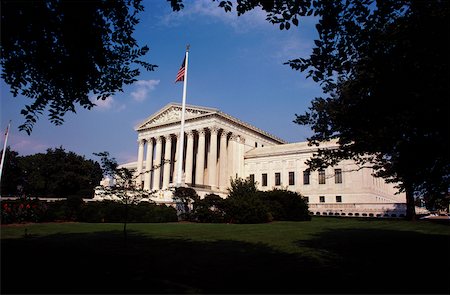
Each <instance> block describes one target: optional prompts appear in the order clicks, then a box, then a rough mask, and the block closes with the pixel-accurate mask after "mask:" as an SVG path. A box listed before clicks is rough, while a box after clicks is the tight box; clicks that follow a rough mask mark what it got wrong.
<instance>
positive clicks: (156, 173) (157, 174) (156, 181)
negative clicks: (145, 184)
mask: <svg viewBox="0 0 450 295" xmlns="http://www.w3.org/2000/svg"><path fill="white" fill-rule="evenodd" d="M161 152H162V138H161V137H160V136H158V137H157V138H156V151H155V162H154V166H153V168H154V170H153V190H159V188H160V180H161V167H160V165H161Z"/></svg>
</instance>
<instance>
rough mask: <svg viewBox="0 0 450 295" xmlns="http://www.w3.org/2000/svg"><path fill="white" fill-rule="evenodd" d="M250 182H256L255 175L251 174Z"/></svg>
mask: <svg viewBox="0 0 450 295" xmlns="http://www.w3.org/2000/svg"><path fill="white" fill-rule="evenodd" d="M249 178H250V181H251V182H255V174H250V177H249Z"/></svg>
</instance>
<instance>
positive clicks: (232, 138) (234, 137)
mask: <svg viewBox="0 0 450 295" xmlns="http://www.w3.org/2000/svg"><path fill="white" fill-rule="evenodd" d="M238 137H239V135H236V134H234V133H231V135H230V141H237V139H238Z"/></svg>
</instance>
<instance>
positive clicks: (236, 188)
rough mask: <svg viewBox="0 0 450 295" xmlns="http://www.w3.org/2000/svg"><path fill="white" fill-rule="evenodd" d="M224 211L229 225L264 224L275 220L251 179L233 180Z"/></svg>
mask: <svg viewBox="0 0 450 295" xmlns="http://www.w3.org/2000/svg"><path fill="white" fill-rule="evenodd" d="M223 211H225V221H226V222H229V223H263V222H269V221H272V219H273V218H272V216H271V213H270V211H269V208H268V206H267V205H266V204H265V203H264V201H263V199H262V198H261V197H260V196H259V194H258V190H257V189H256V185H255V182H254V181H252V180H251V179H242V178H236V179H234V180H233V179H231V185H230V188H229V189H228V197H227V198H226V199H225V202H224V206H223Z"/></svg>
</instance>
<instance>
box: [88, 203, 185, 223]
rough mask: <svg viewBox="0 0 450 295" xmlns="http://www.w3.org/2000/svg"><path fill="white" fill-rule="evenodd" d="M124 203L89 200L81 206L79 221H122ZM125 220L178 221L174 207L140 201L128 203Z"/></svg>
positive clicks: (123, 217)
mask: <svg viewBox="0 0 450 295" xmlns="http://www.w3.org/2000/svg"><path fill="white" fill-rule="evenodd" d="M125 210H126V207H125V204H123V203H120V202H115V201H107V200H104V201H99V202H89V203H86V205H85V206H84V208H83V211H82V213H83V214H82V215H81V218H80V221H84V222H124V221H125V213H126V211H125ZM127 214H128V216H127V222H130V223H132V222H175V221H178V217H177V212H176V210H175V208H173V207H168V206H166V205H157V204H155V203H150V202H140V203H138V204H129V205H128V213H127Z"/></svg>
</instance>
